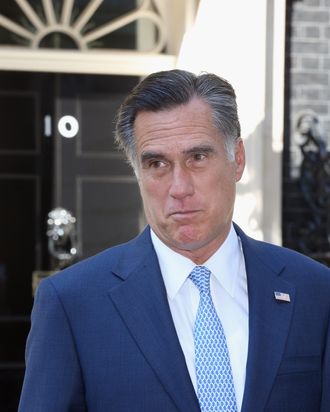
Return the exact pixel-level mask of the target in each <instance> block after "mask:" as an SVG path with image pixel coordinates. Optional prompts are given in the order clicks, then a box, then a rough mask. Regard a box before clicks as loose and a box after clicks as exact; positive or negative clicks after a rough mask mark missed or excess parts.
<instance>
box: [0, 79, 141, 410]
mask: <svg viewBox="0 0 330 412" xmlns="http://www.w3.org/2000/svg"><path fill="white" fill-rule="evenodd" d="M137 80H138V79H137V78H134V77H124V76H93V75H71V74H51V73H24V72H0V125H1V134H0V193H1V195H0V335H1V340H0V388H1V389H0V391H1V393H0V410H1V411H4V412H5V411H6V412H7V411H8V412H9V411H16V410H17V405H18V398H19V393H20V389H21V384H22V378H23V374H24V348H25V340H26V336H27V333H28V330H29V326H30V324H29V319H30V312H31V308H32V303H33V298H32V288H31V286H32V273H33V271H35V270H44V271H46V270H50V269H51V259H50V256H49V252H48V246H47V236H46V231H47V214H48V212H49V211H50V210H51V209H53V208H55V207H57V206H61V207H64V208H66V209H68V210H69V211H71V212H72V214H73V215H74V216H75V217H76V219H77V238H78V253H79V259H82V258H85V257H87V256H90V255H92V254H94V253H97V252H98V251H100V250H102V249H104V248H106V247H109V246H112V245H114V244H117V243H120V242H123V241H126V240H127V239H129V238H131V237H133V236H135V235H136V234H137V233H138V232H139V229H140V227H139V220H140V217H141V204H140V197H139V193H138V187H137V184H136V182H135V178H134V176H133V174H132V171H131V170H130V168H129V166H128V165H127V164H126V163H125V161H124V159H123V156H122V155H121V154H119V153H118V152H117V151H116V148H115V147H114V143H113V129H114V124H113V120H114V114H115V111H116V109H117V108H118V105H119V103H120V102H121V100H122V99H123V97H124V96H125V95H126V94H127V91H129V90H131V88H132V87H133V86H134V85H135V84H136V82H137Z"/></svg>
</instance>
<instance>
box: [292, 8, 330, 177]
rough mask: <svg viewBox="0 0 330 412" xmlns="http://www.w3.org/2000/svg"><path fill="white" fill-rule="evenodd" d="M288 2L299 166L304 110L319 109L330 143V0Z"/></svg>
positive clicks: (294, 124)
mask: <svg viewBox="0 0 330 412" xmlns="http://www.w3.org/2000/svg"><path fill="white" fill-rule="evenodd" d="M289 3H291V8H292V9H291V39H290V68H289V73H290V94H291V96H290V131H291V137H292V138H291V150H292V151H293V155H294V154H296V155H297V156H296V157H297V159H295V158H294V159H293V166H298V165H299V159H300V156H299V154H297V153H295V152H296V151H297V147H296V146H297V143H298V144H299V136H297V134H296V124H297V119H298V117H299V116H300V114H301V113H303V112H305V111H312V112H314V113H316V115H317V116H318V118H319V120H320V125H321V130H322V134H323V136H324V138H325V139H326V140H327V144H328V145H330V0H293V1H291V2H290V1H289ZM296 138H298V142H297V141H296ZM293 173H295V170H293Z"/></svg>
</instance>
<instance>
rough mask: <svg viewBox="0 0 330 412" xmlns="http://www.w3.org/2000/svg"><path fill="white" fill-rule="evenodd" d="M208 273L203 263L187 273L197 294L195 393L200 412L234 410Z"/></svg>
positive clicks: (223, 341)
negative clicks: (198, 298)
mask: <svg viewBox="0 0 330 412" xmlns="http://www.w3.org/2000/svg"><path fill="white" fill-rule="evenodd" d="M210 275H211V272H210V271H209V269H207V268H206V267H205V266H196V267H195V268H194V270H193V271H192V272H191V273H190V275H189V278H190V279H191V280H192V281H193V282H194V284H195V285H196V286H197V288H198V290H199V293H200V301H199V306H198V311H197V316H196V321H195V327H194V341H195V366H196V375H197V396H198V400H199V404H200V407H201V410H202V412H236V411H237V406H236V396H235V388H234V383H233V375H232V371H231V366H230V359H229V353H228V347H227V342H226V337H225V334H224V331H223V327H222V324H221V322H220V319H219V317H218V315H217V313H216V311H215V308H214V305H213V301H212V297H211V291H210Z"/></svg>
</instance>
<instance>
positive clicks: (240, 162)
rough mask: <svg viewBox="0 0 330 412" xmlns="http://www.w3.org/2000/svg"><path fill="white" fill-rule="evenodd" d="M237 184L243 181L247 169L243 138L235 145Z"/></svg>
mask: <svg viewBox="0 0 330 412" xmlns="http://www.w3.org/2000/svg"><path fill="white" fill-rule="evenodd" d="M235 164H236V172H235V176H236V182H238V181H240V180H241V177H242V175H243V172H244V168H245V149H244V143H243V140H242V139H241V138H239V139H237V141H236V143H235Z"/></svg>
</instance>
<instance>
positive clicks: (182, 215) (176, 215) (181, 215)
mask: <svg viewBox="0 0 330 412" xmlns="http://www.w3.org/2000/svg"><path fill="white" fill-rule="evenodd" d="M198 213H200V210H199V209H192V210H175V211H173V212H170V213H169V214H168V217H171V218H173V219H174V220H184V219H190V218H193V217H195V216H196V215H197V214H198Z"/></svg>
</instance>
